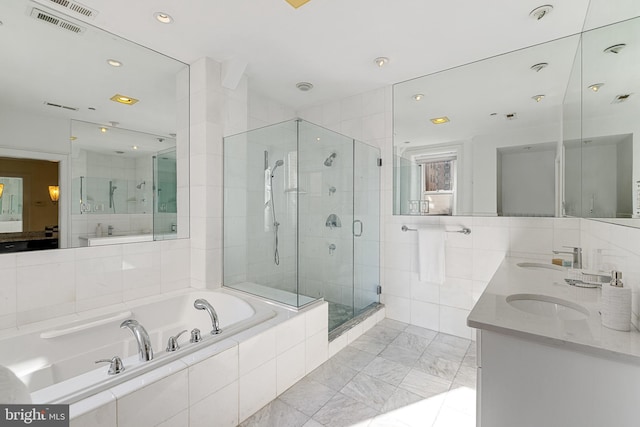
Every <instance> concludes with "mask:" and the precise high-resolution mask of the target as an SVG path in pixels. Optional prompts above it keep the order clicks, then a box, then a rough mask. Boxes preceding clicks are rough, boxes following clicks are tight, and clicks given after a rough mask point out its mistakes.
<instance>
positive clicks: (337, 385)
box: [309, 358, 358, 391]
mask: <svg viewBox="0 0 640 427" xmlns="http://www.w3.org/2000/svg"><path fill="white" fill-rule="evenodd" d="M357 373H358V371H356V370H355V369H351V368H349V367H348V366H344V365H343V364H341V363H340V362H338V361H336V360H335V359H334V358H331V359H329V360H327V361H326V362H324V363H323V364H322V365H320V366H319V367H318V368H316V369H315V370H314V371H313V372H311V373H310V374H309V379H311V380H314V381H317V382H319V383H321V384H324V385H326V386H327V387H329V388H332V389H333V390H335V391H339V390H340V389H341V388H342V387H344V386H345V385H346V384H347V383H348V382H349V381H351V379H352V378H353V377H355V376H356V374H357Z"/></svg>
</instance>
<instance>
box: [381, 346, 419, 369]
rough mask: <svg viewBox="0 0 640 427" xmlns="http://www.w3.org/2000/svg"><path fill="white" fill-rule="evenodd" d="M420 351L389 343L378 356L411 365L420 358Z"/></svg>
mask: <svg viewBox="0 0 640 427" xmlns="http://www.w3.org/2000/svg"><path fill="white" fill-rule="evenodd" d="M421 354H422V352H418V351H412V350H410V349H408V348H405V347H402V346H398V345H392V344H389V345H388V346H387V348H385V349H384V350H383V351H382V352H381V353H380V357H384V358H385V359H387V360H392V361H394V362H398V363H402V364H403V365H407V366H413V365H415V364H416V362H418V360H419V359H420V355H421Z"/></svg>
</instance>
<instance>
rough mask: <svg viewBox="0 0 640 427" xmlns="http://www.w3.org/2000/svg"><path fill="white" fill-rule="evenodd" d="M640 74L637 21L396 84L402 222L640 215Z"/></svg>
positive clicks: (396, 204)
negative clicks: (465, 217)
mask: <svg viewBox="0 0 640 427" xmlns="http://www.w3.org/2000/svg"><path fill="white" fill-rule="evenodd" d="M595 3H597V2H594V4H595ZM596 6H597V4H595V6H594V8H595V9H597V7H596ZM595 9H593V10H595ZM589 22H591V25H593V24H597V23H601V21H598V22H596V21H594V20H591V21H589ZM616 45H624V46H622V47H618V48H614V49H613V51H612V50H611V49H610V50H607V48H609V47H611V46H616ZM616 50H617V52H616ZM639 71H640V18H636V19H631V20H627V21H623V22H618V23H615V24H612V25H607V26H603V27H600V28H595V29H592V30H589V31H585V32H583V33H582V34H577V35H573V36H569V37H565V38H562V39H558V40H554V41H551V42H548V43H544V44H540V45H536V46H531V47H528V48H525V49H521V50H518V51H515V52H510V53H508V54H504V55H500V56H496V57H492V58H488V59H485V60H482V61H478V62H475V63H471V64H467V65H464V66H461V67H457V68H454V69H450V70H445V71H442V72H439V73H435V74H430V75H427V76H423V77H420V78H417V79H414V80H410V81H406V82H402V83H399V84H396V85H394V91H393V93H394V144H393V147H394V198H393V213H394V214H396V215H477V216H526V217H537V216H549V217H555V216H577V217H590V218H603V219H604V218H611V219H615V220H616V222H624V221H625V220H624V218H632V217H637V216H640V215H639V214H640V211H639V210H638V209H639V208H638V197H639V196H640V182H638V181H639V180H640V169H639V168H640V163H639V161H640V147H637V142H636V141H637V139H638V137H637V135H638V133H637V132H638V130H640V129H638V126H639V125H638V121H637V118H636V120H635V121H634V120H633V116H634V115H635V116H636V117H637V114H638V112H639V111H640V109H639V108H638V106H639V104H638V102H639V101H638V99H637V96H634V95H633V94H634V93H640V92H639V91H640V87H639V86H640V80H639V79H638V78H637V76H638V73H639ZM593 85H598V86H597V87H596V86H593ZM594 88H595V90H594ZM634 134H635V135H636V136H635V137H634ZM627 223H632V222H631V220H627Z"/></svg>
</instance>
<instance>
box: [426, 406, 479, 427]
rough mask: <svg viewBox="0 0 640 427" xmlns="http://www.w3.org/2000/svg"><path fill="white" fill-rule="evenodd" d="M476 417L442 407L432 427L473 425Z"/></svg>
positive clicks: (467, 426)
mask: <svg viewBox="0 0 640 427" xmlns="http://www.w3.org/2000/svg"><path fill="white" fill-rule="evenodd" d="M475 425H476V418H475V416H471V415H468V414H465V413H463V412H459V411H456V410H454V409H450V408H442V409H441V410H440V413H439V414H438V418H437V419H436V422H435V423H434V424H433V427H475Z"/></svg>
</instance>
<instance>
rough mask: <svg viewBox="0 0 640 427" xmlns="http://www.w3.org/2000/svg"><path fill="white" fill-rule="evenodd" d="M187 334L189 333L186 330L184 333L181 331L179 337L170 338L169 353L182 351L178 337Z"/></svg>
mask: <svg viewBox="0 0 640 427" xmlns="http://www.w3.org/2000/svg"><path fill="white" fill-rule="evenodd" d="M185 332H187V330H186V329H185V330H184V331H180V333H179V334H178V335H175V336H173V337H169V342H167V351H169V352H171V351H176V350H179V349H180V346H179V345H178V337H180V335H182V334H184V333H185Z"/></svg>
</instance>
